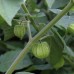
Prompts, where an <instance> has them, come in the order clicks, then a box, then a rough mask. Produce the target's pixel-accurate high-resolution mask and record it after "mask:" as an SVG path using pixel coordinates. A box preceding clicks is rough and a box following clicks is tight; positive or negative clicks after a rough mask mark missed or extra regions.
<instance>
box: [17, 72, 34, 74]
mask: <svg viewBox="0 0 74 74" xmlns="http://www.w3.org/2000/svg"><path fill="white" fill-rule="evenodd" d="M16 74H34V73H30V72H18V73H16Z"/></svg>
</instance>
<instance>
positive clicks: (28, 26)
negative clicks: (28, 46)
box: [27, 21, 32, 41]
mask: <svg viewBox="0 0 74 74" xmlns="http://www.w3.org/2000/svg"><path fill="white" fill-rule="evenodd" d="M27 28H28V35H29V41H30V40H31V39H32V35H31V29H30V21H27Z"/></svg>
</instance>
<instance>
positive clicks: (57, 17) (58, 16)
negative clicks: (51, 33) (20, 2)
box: [5, 1, 74, 74]
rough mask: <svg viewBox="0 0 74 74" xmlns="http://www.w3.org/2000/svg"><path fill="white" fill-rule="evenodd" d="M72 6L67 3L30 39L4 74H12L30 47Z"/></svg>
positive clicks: (71, 3) (70, 3)
mask: <svg viewBox="0 0 74 74" xmlns="http://www.w3.org/2000/svg"><path fill="white" fill-rule="evenodd" d="M73 5H74V3H73V2H71V1H70V2H69V4H68V5H67V6H66V7H65V8H64V9H63V10H62V12H61V13H60V14H58V15H57V16H56V17H55V18H54V19H53V20H52V21H51V22H50V23H48V25H46V27H44V28H43V29H42V30H41V31H40V32H39V33H38V34H37V35H36V36H35V37H34V38H32V39H31V40H30V41H29V42H28V43H27V45H26V47H25V48H24V49H23V50H22V51H21V52H20V54H19V55H18V57H17V58H16V59H15V60H14V62H13V63H12V65H11V66H10V68H9V69H8V70H7V72H6V73H5V74H12V72H13V71H14V69H15V68H16V66H17V65H18V63H20V61H22V59H23V58H24V57H25V55H26V54H27V53H28V51H29V49H30V47H31V46H32V44H33V43H34V42H36V41H38V40H39V39H40V37H41V36H43V35H44V34H45V33H47V31H48V30H49V29H50V28H51V27H52V26H54V25H55V23H56V22H58V21H59V20H60V19H61V18H62V17H63V16H64V15H65V14H66V13H67V12H68V11H69V10H70V9H71V8H72V6H73Z"/></svg>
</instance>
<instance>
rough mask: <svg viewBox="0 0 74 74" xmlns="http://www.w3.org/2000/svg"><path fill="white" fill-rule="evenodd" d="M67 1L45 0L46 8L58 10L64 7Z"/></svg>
mask: <svg viewBox="0 0 74 74" xmlns="http://www.w3.org/2000/svg"><path fill="white" fill-rule="evenodd" d="M68 2H69V0H46V3H47V5H48V8H60V7H63V6H65V5H66V4H67V3H68Z"/></svg>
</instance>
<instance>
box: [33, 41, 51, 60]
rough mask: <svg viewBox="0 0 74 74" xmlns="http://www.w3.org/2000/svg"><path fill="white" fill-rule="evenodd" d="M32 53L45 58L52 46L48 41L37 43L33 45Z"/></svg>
mask: <svg viewBox="0 0 74 74" xmlns="http://www.w3.org/2000/svg"><path fill="white" fill-rule="evenodd" d="M32 53H33V55H34V56H35V57H37V58H39V59H43V58H46V57H48V55H49V53H50V48H49V45H48V43H47V42H41V43H36V44H35V45H33V47H32Z"/></svg>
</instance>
